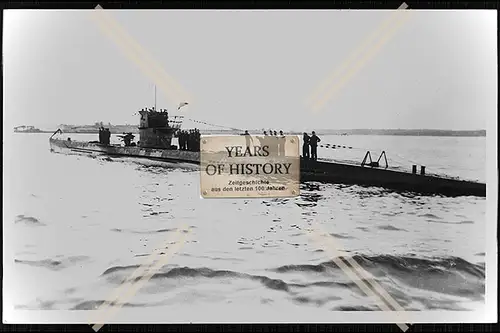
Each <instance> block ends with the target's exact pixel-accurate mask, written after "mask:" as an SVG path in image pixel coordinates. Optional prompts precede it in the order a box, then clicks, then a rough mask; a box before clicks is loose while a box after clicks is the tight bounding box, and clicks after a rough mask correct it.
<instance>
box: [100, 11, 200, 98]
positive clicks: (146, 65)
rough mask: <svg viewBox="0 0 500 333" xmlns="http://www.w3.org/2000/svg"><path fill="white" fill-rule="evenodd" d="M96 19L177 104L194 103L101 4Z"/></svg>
mask: <svg viewBox="0 0 500 333" xmlns="http://www.w3.org/2000/svg"><path fill="white" fill-rule="evenodd" d="M91 17H92V18H93V19H94V20H96V21H97V22H98V23H100V27H101V29H102V30H103V31H104V32H105V33H106V34H107V35H108V36H109V37H110V38H112V39H113V40H114V41H115V43H116V44H118V46H120V47H121V48H122V50H123V51H124V52H125V54H126V55H127V56H128V57H129V58H131V60H132V61H134V62H135V63H136V64H137V65H138V66H139V67H140V69H141V70H142V71H143V73H144V74H145V75H146V76H148V77H150V78H151V79H152V80H153V81H154V82H155V83H156V84H157V85H158V86H159V87H160V88H161V89H162V91H163V93H164V94H165V95H166V96H167V97H168V98H169V99H170V100H171V101H172V102H174V103H175V104H176V105H177V104H179V103H180V102H185V101H188V100H189V103H190V104H192V103H193V102H192V101H193V98H192V96H191V95H190V94H189V93H187V92H186V91H185V90H184V89H183V88H182V87H180V85H179V84H178V83H176V81H175V80H174V79H173V78H171V77H170V76H169V75H168V74H167V73H166V72H165V70H164V69H163V68H162V67H161V66H160V65H159V64H158V63H157V62H156V61H154V59H153V58H152V57H151V56H150V55H148V53H147V52H146V51H145V49H144V48H143V47H141V45H140V44H139V43H138V42H137V41H135V40H134V39H133V38H132V37H131V36H130V35H128V34H127V33H126V32H125V31H124V29H123V28H121V27H120V25H119V24H118V22H116V20H114V19H113V18H111V16H110V15H109V14H107V13H105V11H104V10H103V9H102V7H101V6H100V5H98V6H97V7H96V10H94V11H92V16H91Z"/></svg>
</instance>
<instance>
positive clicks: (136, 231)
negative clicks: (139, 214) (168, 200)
mask: <svg viewBox="0 0 500 333" xmlns="http://www.w3.org/2000/svg"><path fill="white" fill-rule="evenodd" d="M176 230H177V228H171V229H169V228H165V229H156V230H131V229H119V228H113V229H111V231H114V232H128V233H132V234H146V235H151V234H156V233H163V232H173V231H176Z"/></svg>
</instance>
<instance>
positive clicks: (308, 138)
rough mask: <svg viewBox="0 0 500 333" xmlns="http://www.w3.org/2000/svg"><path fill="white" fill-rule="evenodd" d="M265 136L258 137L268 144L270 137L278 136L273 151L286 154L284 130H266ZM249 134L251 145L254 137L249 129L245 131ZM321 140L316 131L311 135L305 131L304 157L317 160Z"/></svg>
mask: <svg viewBox="0 0 500 333" xmlns="http://www.w3.org/2000/svg"><path fill="white" fill-rule="evenodd" d="M263 134H264V137H257V138H258V139H259V141H261V143H263V141H266V144H269V143H270V142H269V141H267V140H266V139H268V138H269V137H276V138H277V139H278V141H277V142H276V145H274V144H271V146H270V148H271V151H272V152H274V151H275V152H276V153H277V155H278V156H285V142H284V140H285V138H286V137H285V135H284V134H283V131H279V134H278V132H277V131H273V130H269V134H268V132H267V131H264V133H263ZM242 135H245V136H247V140H246V145H247V146H249V145H250V142H251V141H253V140H252V137H251V136H250V134H249V133H248V131H245V133H244V134H242ZM319 142H321V139H320V138H319V137H318V136H317V135H316V132H315V131H312V133H311V135H309V134H307V133H306V132H304V135H303V138H302V158H304V159H306V160H309V159H310V160H314V161H316V160H317V159H318V143H319Z"/></svg>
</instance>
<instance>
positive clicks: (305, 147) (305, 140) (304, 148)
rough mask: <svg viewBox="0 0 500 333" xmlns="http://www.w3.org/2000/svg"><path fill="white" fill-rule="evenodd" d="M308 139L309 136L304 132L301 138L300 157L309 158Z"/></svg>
mask: <svg viewBox="0 0 500 333" xmlns="http://www.w3.org/2000/svg"><path fill="white" fill-rule="evenodd" d="M310 139H311V137H310V136H309V135H308V134H307V133H306V132H304V137H303V139H302V141H303V142H302V157H303V158H305V159H307V160H308V159H309V157H310V155H309V144H310Z"/></svg>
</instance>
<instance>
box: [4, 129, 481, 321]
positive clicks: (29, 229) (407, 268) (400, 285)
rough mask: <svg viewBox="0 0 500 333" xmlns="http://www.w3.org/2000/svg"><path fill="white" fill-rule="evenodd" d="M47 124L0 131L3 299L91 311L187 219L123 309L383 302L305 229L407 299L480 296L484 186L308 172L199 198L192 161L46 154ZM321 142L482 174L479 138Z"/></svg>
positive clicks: (438, 169)
mask: <svg viewBox="0 0 500 333" xmlns="http://www.w3.org/2000/svg"><path fill="white" fill-rule="evenodd" d="M6 135H8V134H6ZM94 136H95V135H71V137H72V138H73V139H74V140H76V139H82V140H92V139H95V138H94ZM48 137H49V135H47V134H12V135H11V136H10V137H8V138H7V139H4V153H5V154H6V155H4V173H6V174H5V175H4V186H6V192H5V193H6V199H4V200H8V201H6V202H5V204H6V205H8V206H7V208H8V209H7V210H6V211H8V213H6V214H7V215H4V272H5V275H8V276H9V277H10V279H9V285H8V286H6V288H7V287H8V288H9V290H10V294H9V295H10V298H9V299H10V300H11V301H12V303H13V304H11V305H12V306H14V307H15V308H16V309H36V310H45V309H46V310H88V309H95V308H96V307H97V306H99V305H100V304H101V303H102V302H103V301H104V300H106V299H108V297H109V296H110V294H111V293H112V292H113V290H114V289H115V288H117V287H118V286H119V285H120V283H121V282H122V281H123V279H125V278H127V277H128V276H129V275H130V274H132V273H133V272H134V270H135V269H136V268H137V267H138V265H141V264H143V263H144V262H145V261H146V260H147V258H148V254H150V253H152V252H153V251H155V250H157V249H160V250H161V251H163V249H164V251H163V252H161V253H162V255H165V256H167V255H168V251H169V248H171V247H172V246H173V245H174V243H176V242H179V240H178V239H176V238H172V237H173V236H174V235H175V232H176V230H177V228H181V227H182V226H184V225H185V226H187V227H189V228H190V232H189V237H188V240H187V241H186V243H185V244H183V245H182V246H181V247H180V250H179V251H178V252H177V254H175V255H173V256H172V257H171V258H170V259H169V260H168V261H167V262H166V264H165V265H164V266H163V267H162V268H160V269H159V270H158V271H157V272H156V273H155V274H154V275H153V276H152V277H151V279H150V280H149V281H147V283H145V285H144V286H143V287H142V288H141V289H140V290H139V291H138V292H137V293H136V294H135V295H133V297H130V298H128V299H126V300H124V301H123V302H124V303H125V304H124V306H125V307H136V308H149V309H152V310H155V311H168V310H169V309H172V308H173V307H182V306H186V307H189V306H193V307H194V306H200V307H203V306H207V307H210V308H211V309H218V308H221V309H223V308H225V307H227V306H228V305H229V306H230V307H231V308H232V309H234V310H235V311H237V310H238V309H239V308H245V307H247V306H249V305H255V306H259V307H264V309H267V310H266V311H268V312H269V313H273V312H275V313H281V312H282V311H283V309H286V308H287V307H290V306H293V307H294V308H299V309H303V310H304V311H305V310H308V311H312V312H314V311H318V312H321V311H323V312H325V311H326V313H328V312H331V311H342V310H349V311H355V310H363V311H370V310H373V311H378V310H380V309H379V308H378V307H377V305H376V302H374V300H373V299H370V298H369V297H367V296H366V295H365V294H364V292H363V291H361V290H360V289H359V287H358V286H357V285H356V283H355V282H353V281H352V280H351V279H350V278H349V277H348V276H347V275H346V274H345V273H344V272H343V271H342V270H341V269H340V268H339V267H337V266H336V265H335V263H334V262H333V261H332V258H331V257H330V255H329V251H328V250H327V249H325V247H324V244H321V243H319V242H316V241H315V240H314V239H312V238H311V237H310V234H309V232H310V231H312V230H313V229H314V230H319V229H320V230H321V232H322V233H326V234H329V237H331V238H332V239H334V240H335V244H337V246H338V249H340V251H341V253H342V254H343V255H344V256H352V257H353V258H354V259H355V260H356V261H357V262H358V264H359V265H360V266H362V267H363V268H364V269H365V270H366V271H368V272H370V273H371V274H372V275H373V276H374V278H375V279H376V281H377V282H378V283H379V284H380V285H381V286H382V287H383V288H384V289H385V290H386V291H387V292H388V293H389V294H390V295H391V296H392V297H393V298H394V299H395V300H396V301H397V302H398V303H399V304H400V305H401V307H403V308H404V309H405V310H407V311H419V310H467V309H470V310H474V309H478V308H480V307H481V306H482V304H483V303H484V293H485V251H486V249H485V211H486V200H485V199H484V198H476V197H459V198H446V197H438V196H436V197H427V196H415V195H410V194H406V195H405V194H397V193H393V192H390V191H385V190H383V189H380V188H365V187H359V186H344V185H326V184H320V183H308V184H303V185H302V186H301V195H300V197H297V198H293V199H258V200H257V199H249V200H244V199H224V200H203V199H201V198H200V189H199V174H198V173H197V172H196V171H193V170H189V169H182V168H168V167H158V166H152V165H146V164H141V163H137V161H134V160H119V159H115V158H101V157H99V158H91V157H86V156H65V155H58V154H53V153H50V150H49V143H48ZM322 143H331V144H337V145H345V146H346V148H339V149H328V148H319V152H318V153H319V155H320V157H326V158H331V159H338V160H356V161H361V160H362V159H363V156H364V153H365V152H366V150H367V149H369V150H371V151H372V154H373V156H372V157H373V158H374V159H377V158H378V155H379V154H380V152H381V151H382V150H385V151H386V153H387V157H388V160H389V164H390V165H391V166H394V167H399V168H402V169H407V170H410V169H411V164H412V161H414V162H417V161H418V162H419V163H418V164H419V165H420V164H423V165H426V167H427V170H428V172H434V173H440V174H447V175H450V176H459V177H462V178H467V179H477V180H481V181H485V178H486V176H485V138H440V137H390V136H378V137H377V136H370V137H369V136H330V137H326V136H325V137H322ZM348 147H352V148H351V149H349V148H348ZM14 149H15V150H14ZM4 306H5V304H4ZM290 320H293V318H290Z"/></svg>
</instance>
